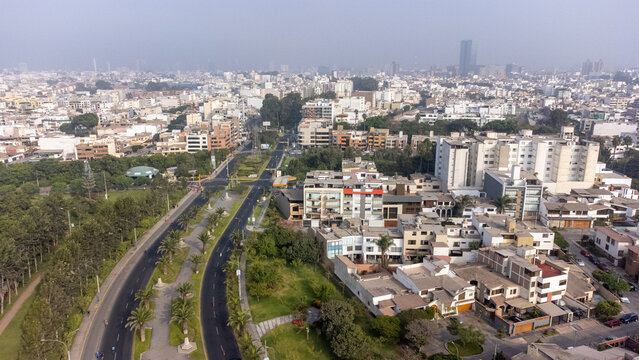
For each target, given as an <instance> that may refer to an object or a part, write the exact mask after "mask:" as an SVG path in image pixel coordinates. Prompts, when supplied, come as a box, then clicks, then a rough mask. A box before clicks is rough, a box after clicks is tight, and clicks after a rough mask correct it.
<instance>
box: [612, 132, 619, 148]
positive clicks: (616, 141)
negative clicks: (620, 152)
mask: <svg viewBox="0 0 639 360" xmlns="http://www.w3.org/2000/svg"><path fill="white" fill-rule="evenodd" d="M619 145H621V138H620V137H619V136H617V135H615V136H613V138H612V146H614V147H615V149H616V148H617V147H618V146H619Z"/></svg>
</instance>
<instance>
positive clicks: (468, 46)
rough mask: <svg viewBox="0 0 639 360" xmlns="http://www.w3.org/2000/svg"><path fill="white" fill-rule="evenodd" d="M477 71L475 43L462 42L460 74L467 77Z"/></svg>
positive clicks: (469, 41) (470, 41) (460, 48)
mask: <svg viewBox="0 0 639 360" xmlns="http://www.w3.org/2000/svg"><path fill="white" fill-rule="evenodd" d="M473 71H475V55H474V54H473V41H472V40H462V41H461V44H460V47H459V74H460V75H467V74H468V73H472V72H473Z"/></svg>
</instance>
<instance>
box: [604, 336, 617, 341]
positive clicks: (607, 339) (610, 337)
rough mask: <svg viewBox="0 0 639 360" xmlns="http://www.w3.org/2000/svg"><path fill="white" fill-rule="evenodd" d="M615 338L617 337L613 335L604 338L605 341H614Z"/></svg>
mask: <svg viewBox="0 0 639 360" xmlns="http://www.w3.org/2000/svg"><path fill="white" fill-rule="evenodd" d="M614 339H615V338H614V337H612V336H606V337H605V338H604V341H612V340H614Z"/></svg>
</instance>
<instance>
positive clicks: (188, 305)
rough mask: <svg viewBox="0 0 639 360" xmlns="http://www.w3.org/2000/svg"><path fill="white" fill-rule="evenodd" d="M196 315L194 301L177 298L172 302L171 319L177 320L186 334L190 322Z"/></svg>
mask: <svg viewBox="0 0 639 360" xmlns="http://www.w3.org/2000/svg"><path fill="white" fill-rule="evenodd" d="M194 316H195V307H194V306H193V302H192V301H190V300H186V299H184V298H180V299H175V300H174V301H173V303H171V321H172V322H176V323H177V324H178V325H179V326H180V327H182V331H183V332H184V334H185V335H186V334H188V332H189V330H188V326H187V325H188V322H189V320H191V319H192V318H193V317H194Z"/></svg>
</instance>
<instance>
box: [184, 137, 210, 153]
mask: <svg viewBox="0 0 639 360" xmlns="http://www.w3.org/2000/svg"><path fill="white" fill-rule="evenodd" d="M206 150H209V135H208V134H206V133H198V134H187V135H186V151H187V152H189V153H194V152H198V151H206Z"/></svg>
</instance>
